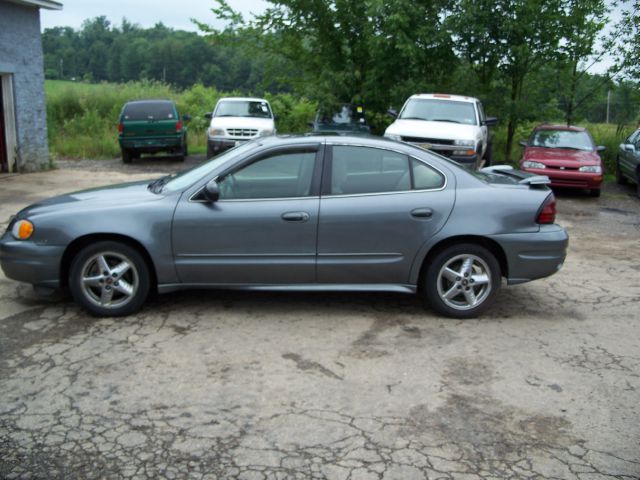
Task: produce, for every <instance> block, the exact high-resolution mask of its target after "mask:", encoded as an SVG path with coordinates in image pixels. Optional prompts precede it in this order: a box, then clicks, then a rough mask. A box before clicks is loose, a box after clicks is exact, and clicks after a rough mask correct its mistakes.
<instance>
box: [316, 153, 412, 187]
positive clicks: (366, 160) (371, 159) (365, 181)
mask: <svg viewBox="0 0 640 480" xmlns="http://www.w3.org/2000/svg"><path fill="white" fill-rule="evenodd" d="M410 189H411V174H410V171H409V157H408V156H407V155H403V154H401V153H398V152H392V151H390V150H382V149H379V148H371V147H356V146H334V147H333V161H332V165H331V184H330V191H329V193H330V194H331V195H354V194H364V193H377V192H401V191H405V190H410Z"/></svg>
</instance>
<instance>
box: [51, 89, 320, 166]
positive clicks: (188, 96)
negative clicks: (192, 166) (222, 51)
mask: <svg viewBox="0 0 640 480" xmlns="http://www.w3.org/2000/svg"><path fill="white" fill-rule="evenodd" d="M45 92H46V98H47V127H48V135H49V149H50V152H51V155H52V158H53V159H56V158H92V159H100V158H113V157H117V156H119V155H120V148H119V146H118V130H117V127H118V116H119V114H120V110H121V109H122V106H123V105H124V104H125V103H126V102H128V101H130V100H140V99H149V98H167V99H171V100H174V101H175V102H176V105H177V106H178V110H179V112H180V114H181V115H184V114H187V113H188V114H190V115H191V116H192V120H191V121H190V122H188V124H187V128H188V131H189V134H188V141H189V151H190V153H204V152H205V151H206V128H207V126H208V124H209V120H207V119H206V118H205V117H204V115H205V113H207V112H211V110H213V107H214V106H215V104H216V102H217V101H218V99H219V98H220V97H223V96H237V95H240V93H239V92H226V93H223V92H220V91H218V90H216V89H215V88H207V87H204V86H203V85H194V86H193V87H191V88H190V89H188V90H184V91H178V90H175V89H173V88H172V87H170V86H168V85H164V84H161V83H158V82H131V83H126V84H113V83H100V84H87V83H81V82H68V81H60V80H47V81H46V82H45ZM265 96H266V98H267V99H268V100H269V101H270V102H271V105H272V108H273V111H274V114H275V115H276V116H277V117H278V121H277V128H278V131H279V132H280V133H301V132H304V131H306V130H308V126H307V122H308V121H310V120H312V119H313V115H314V113H315V110H316V104H315V103H313V102H309V101H307V100H305V99H297V98H295V97H293V96H292V95H289V94H277V95H270V94H266V95H265Z"/></svg>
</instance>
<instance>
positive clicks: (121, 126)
mask: <svg viewBox="0 0 640 480" xmlns="http://www.w3.org/2000/svg"><path fill="white" fill-rule="evenodd" d="M123 132H124V123H119V124H118V133H123Z"/></svg>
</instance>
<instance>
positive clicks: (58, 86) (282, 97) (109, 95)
mask: <svg viewBox="0 0 640 480" xmlns="http://www.w3.org/2000/svg"><path fill="white" fill-rule="evenodd" d="M45 90H46V96H47V126H48V129H49V148H50V151H51V153H52V157H53V159H56V158H95V159H100V158H113V157H117V156H119V155H120V148H119V147H118V133H117V123H118V115H119V114H120V109H121V108H122V106H123V105H124V104H125V103H126V102H128V101H130V100H138V99H145V98H168V99H172V100H174V101H175V102H176V104H177V106H178V110H179V111H180V113H181V114H183V115H184V114H187V113H188V114H190V115H191V116H192V117H193V119H192V120H191V121H190V122H189V123H188V125H187V127H188V129H189V135H188V138H189V151H190V152H191V153H203V152H205V151H206V128H207V126H208V124H209V121H208V120H207V119H206V118H205V117H204V115H205V113H207V112H210V111H211V110H212V109H213V107H214V106H215V104H216V102H217V101H218V99H219V98H220V97H222V96H232V95H240V93H239V92H220V91H218V90H216V89H215V88H210V87H204V86H203V85H194V86H193V87H191V88H189V89H188V90H182V91H179V90H176V89H174V88H172V87H170V86H168V85H164V84H162V83H158V82H149V81H144V82H131V83H125V84H114V83H100V84H88V83H82V82H68V81H60V80H47V81H46V82H45ZM258 95H259V96H264V97H265V98H267V99H268V100H269V101H270V102H271V106H272V108H273V112H274V114H275V115H276V116H277V121H276V127H277V129H278V132H279V133H303V132H306V131H309V127H308V125H307V122H309V121H311V120H312V119H313V116H314V113H315V110H316V104H315V103H314V102H311V101H309V100H306V99H304V98H302V99H301V98H297V97H294V96H293V95H291V94H287V93H282V94H269V93H266V94H264V95H262V94H258ZM369 113H370V118H369V120H370V123H371V124H372V125H374V126H377V129H376V131H377V132H378V133H379V134H382V133H383V132H384V127H385V126H386V125H387V124H388V123H389V122H390V120H391V119H390V118H388V117H387V116H386V115H384V114H375V113H371V112H369ZM538 123H541V122H525V123H523V124H521V125H520V126H519V127H518V129H517V131H516V135H515V137H514V143H513V147H512V151H511V158H512V160H513V162H512V163H514V164H515V163H517V161H518V160H519V159H520V158H521V156H522V147H520V146H519V145H518V141H519V140H526V139H527V138H528V137H529V135H530V133H531V131H532V130H533V127H534V126H535V125H537V124H538ZM557 123H562V122H561V121H559V122H557ZM581 126H584V127H587V128H588V129H589V131H590V132H591V134H592V135H593V138H594V140H595V142H596V144H597V145H604V146H605V147H606V150H605V151H604V152H603V153H602V154H601V156H602V159H603V161H604V164H605V172H607V173H613V172H614V171H615V159H616V153H617V151H618V145H619V144H620V143H621V142H622V141H623V140H624V138H626V137H627V136H628V135H629V133H631V131H633V128H634V127H633V126H623V127H617V126H615V125H607V124H581ZM491 130H492V133H493V135H494V137H493V138H494V139H493V156H494V162H495V163H503V162H505V153H504V151H505V144H506V136H507V135H506V126H498V127H495V128H492V129H491Z"/></svg>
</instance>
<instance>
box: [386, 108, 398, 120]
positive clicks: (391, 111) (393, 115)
mask: <svg viewBox="0 0 640 480" xmlns="http://www.w3.org/2000/svg"><path fill="white" fill-rule="evenodd" d="M387 115H389V116H390V117H391V118H398V111H397V110H396V109H395V108H390V109H389V110H387Z"/></svg>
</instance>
